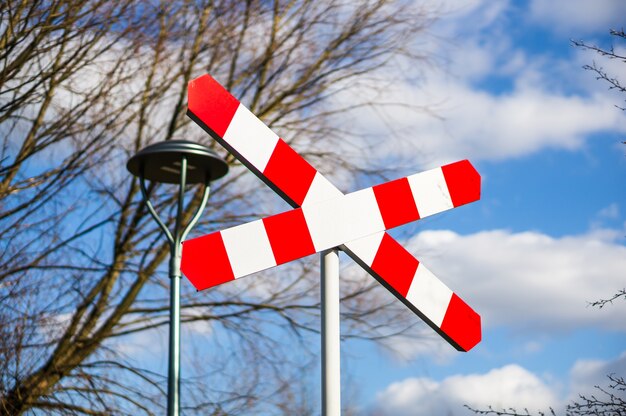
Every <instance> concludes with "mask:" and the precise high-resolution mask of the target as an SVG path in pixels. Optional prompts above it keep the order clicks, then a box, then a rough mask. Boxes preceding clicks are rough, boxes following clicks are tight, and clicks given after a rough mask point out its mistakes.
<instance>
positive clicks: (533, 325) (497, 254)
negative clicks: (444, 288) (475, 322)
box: [408, 230, 626, 334]
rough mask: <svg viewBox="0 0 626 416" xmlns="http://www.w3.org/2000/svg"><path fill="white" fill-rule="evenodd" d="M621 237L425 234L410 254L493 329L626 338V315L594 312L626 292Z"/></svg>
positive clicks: (601, 234) (610, 232) (608, 232)
mask: <svg viewBox="0 0 626 416" xmlns="http://www.w3.org/2000/svg"><path fill="white" fill-rule="evenodd" d="M622 237H623V231H621V230H620V231H613V230H595V231H592V232H589V233H587V234H583V235H572V236H564V237H560V238H554V237H550V236H548V235H546V234H542V233H540V232H535V231H528V232H521V233H512V232H510V231H506V230H493V231H483V232H478V233H475V234H470V235H459V234H457V233H454V232H451V231H425V232H422V233H420V234H418V235H417V236H416V237H414V238H413V239H412V240H411V242H410V243H409V244H408V247H410V251H412V252H413V253H419V258H420V259H421V260H422V261H423V262H424V263H425V264H426V265H427V266H428V267H429V268H430V269H431V270H432V271H433V272H434V273H435V274H436V275H438V276H444V277H445V278H444V279H443V280H444V281H445V283H446V284H448V285H449V286H450V287H451V288H453V289H454V290H455V291H456V292H457V293H459V294H460V295H461V297H462V298H464V299H465V300H466V301H467V302H468V303H469V304H470V305H471V306H472V307H473V308H474V309H475V310H476V311H477V312H479V313H480V314H481V316H482V322H483V326H484V327H486V328H488V327H507V328H511V329H515V330H532V331H533V332H534V333H540V332H543V333H546V334H551V333H554V332H559V331H568V330H572V329H574V328H581V327H595V328H604V329H609V330H618V331H626V321H624V319H623V310H622V308H620V307H617V306H616V307H613V308H603V309H600V310H598V309H597V308H592V307H589V306H588V303H589V302H591V301H595V300H598V299H601V298H606V297H607V296H610V295H611V294H612V293H614V292H615V291H616V290H618V289H620V288H622V287H623V286H624V284H625V283H624V270H626V247H625V246H624V245H622V244H620V243H619V241H618V239H620V238H622Z"/></svg>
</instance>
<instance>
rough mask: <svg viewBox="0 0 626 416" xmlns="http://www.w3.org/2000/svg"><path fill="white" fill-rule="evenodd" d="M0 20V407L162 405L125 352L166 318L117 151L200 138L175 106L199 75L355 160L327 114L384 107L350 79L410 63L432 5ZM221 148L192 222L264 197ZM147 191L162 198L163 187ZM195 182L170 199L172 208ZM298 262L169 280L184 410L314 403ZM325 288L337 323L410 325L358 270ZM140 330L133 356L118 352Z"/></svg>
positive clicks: (168, 5)
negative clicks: (222, 166) (247, 273)
mask: <svg viewBox="0 0 626 416" xmlns="http://www.w3.org/2000/svg"><path fill="white" fill-rule="evenodd" d="M0 16H1V22H0V129H1V131H2V133H3V139H2V148H1V150H0V236H1V237H2V238H1V239H0V253H2V254H1V257H0V302H1V305H2V306H1V308H0V412H3V413H4V414H11V415H18V414H24V413H27V412H33V411H35V409H36V412H37V414H39V413H45V414H63V415H67V414H86V415H95V414H132V415H137V414H158V413H160V412H161V411H162V408H163V406H164V404H165V400H164V399H163V397H164V391H163V390H164V384H165V379H164V377H163V374H162V372H161V371H160V367H159V364H154V363H153V362H151V361H154V359H153V360H143V361H142V355H145V354H149V353H150V351H151V350H152V349H154V348H156V347H155V345H154V342H153V341H150V340H151V339H152V338H150V337H153V336H157V337H158V334H159V331H160V330H162V329H163V328H165V327H166V325H167V324H168V316H167V310H168V306H167V287H168V281H167V276H166V273H165V272H164V269H163V264H164V260H165V259H166V258H167V255H168V248H167V245H166V243H165V241H164V239H163V238H162V237H161V235H160V232H159V230H158V229H157V228H156V227H155V225H154V224H153V222H152V221H151V219H150V218H149V216H148V215H146V210H145V207H144V206H143V205H142V203H141V202H140V201H141V199H140V196H139V188H138V184H137V182H136V180H135V179H131V178H130V176H129V175H128V174H127V173H126V172H125V169H124V165H125V162H126V160H127V159H128V158H129V156H130V155H132V154H134V153H135V152H136V151H138V150H139V149H141V148H142V147H144V146H145V145H146V144H148V143H151V142H154V141H162V140H170V139H180V138H186V139H191V140H195V141H198V142H202V143H204V144H207V145H208V146H211V147H214V146H215V144H214V143H213V142H212V141H211V140H210V139H209V138H208V137H207V136H206V135H205V134H204V133H203V132H202V131H201V129H199V128H197V126H195V125H194V124H193V123H191V122H190V120H189V119H188V118H186V117H185V110H186V108H185V97H186V87H187V83H188V82H189V80H190V79H192V78H193V77H195V76H198V75H202V74H203V73H206V72H209V73H211V74H212V75H213V76H214V77H215V78H217V79H218V80H219V81H220V82H221V83H222V84H223V85H225V86H226V88H228V89H229V90H231V91H232V92H233V94H234V95H235V96H237V97H238V98H240V99H241V101H242V102H244V103H245V104H246V105H247V106H248V107H249V108H250V109H251V110H252V111H253V112H254V113H255V114H257V115H258V116H259V117H260V118H262V119H263V120H264V121H265V122H266V123H267V124H268V125H270V126H271V127H272V128H273V129H275V130H276V131H278V132H280V134H281V135H282V136H284V138H285V139H286V140H288V141H289V142H290V143H291V144H292V145H293V146H294V147H296V148H297V149H298V150H300V151H301V153H303V154H305V155H306V157H307V158H308V159H309V160H310V161H311V162H312V163H314V164H316V165H317V166H320V167H321V169H322V170H327V171H329V172H335V174H340V172H342V171H345V170H347V169H356V170H357V171H358V170H359V169H360V170H361V171H363V172H366V169H365V168H366V166H365V165H361V164H359V163H357V161H358V160H360V159H361V156H363V155H364V152H363V149H362V145H361V144H360V142H358V141H357V140H356V138H355V137H354V136H353V135H351V134H350V133H351V132H350V130H349V129H343V130H342V129H340V128H337V124H336V123H335V119H334V117H336V116H337V114H342V113H345V112H349V111H351V110H353V109H355V108H357V107H359V106H372V105H377V104H380V105H383V104H388V103H380V102H376V101H372V100H370V99H362V100H361V101H359V100H357V99H354V96H353V95H350V94H349V93H350V91H355V90H356V91H360V92H361V93H362V92H363V90H364V89H370V90H371V91H375V89H376V87H377V86H378V85H381V84H380V81H381V80H383V79H387V80H388V79H389V78H388V76H389V73H388V71H389V70H390V69H392V68H393V67H394V64H395V60H397V59H411V60H419V59H421V58H422V57H421V56H419V54H416V53H415V52H414V47H413V46H414V43H413V41H414V40H415V38H416V36H419V35H420V34H422V33H424V31H425V30H426V28H427V27H428V25H429V24H430V23H431V21H432V12H431V11H430V10H427V9H426V8H425V7H420V6H419V5H416V4H415V3H410V2H406V3H405V2H402V1H396V2H392V1H384V0H370V1H367V0H364V1H359V2H352V1H347V0H345V1H342V0H326V1H313V0H292V1H286V0H285V1H282V0H274V1H258V0H257V1H254V0H247V1H233V0H218V1H209V0H200V1H198V0H195V1H191V0H179V1H173V2H171V1H165V0H153V1H146V2H136V1H132V0H122V1H116V2H109V1H106V0H88V1H82V0H81V1H78V0H23V1H12V0H8V1H5V2H3V3H2V4H1V5H0ZM346 97H353V98H352V99H350V100H347V99H346ZM333 148H335V149H338V150H337V151H334V152H333V151H332V150H331V149H333ZM216 150H217V151H219V152H222V153H221V154H224V153H223V151H222V150H221V149H217V148H216ZM329 154H332V158H333V159H334V160H336V162H333V163H331V162H330V160H331V159H330V158H328V157H327V156H328V155H329ZM357 156H358V157H357ZM226 157H227V160H228V161H229V163H230V164H231V173H230V174H229V176H228V177H227V178H225V179H224V180H222V181H221V182H219V183H217V184H215V185H214V186H213V189H212V197H211V203H210V209H209V210H208V212H207V213H206V214H205V215H204V217H203V219H202V221H201V223H200V224H199V225H198V227H197V229H198V232H208V231H211V230H214V229H219V228H223V227H226V226H229V225H234V224H237V223H240V222H243V221H246V220H248V219H251V218H256V217H259V216H261V215H264V214H266V213H268V212H276V209H280V207H279V206H277V205H276V204H275V203H273V202H271V201H272V200H271V199H270V198H268V195H269V193H267V192H266V191H263V190H259V191H257V190H256V189H258V188H260V186H258V185H259V184H258V183H256V182H254V181H255V179H250V177H251V175H249V174H247V173H246V172H245V171H244V169H242V168H241V166H240V165H238V164H237V163H236V161H235V160H233V158H232V157H230V156H226ZM149 191H150V193H151V195H152V199H153V200H154V201H156V206H157V209H158V210H159V211H160V212H162V213H163V214H164V215H165V216H167V214H171V212H172V210H173V209H174V204H173V197H172V195H173V193H172V192H171V189H169V188H168V187H167V186H158V185H151V186H150V189H149ZM199 198H200V191H199V190H198V189H195V190H194V192H192V196H191V197H189V198H188V199H187V200H186V201H185V205H186V215H185V220H186V221H188V220H189V217H190V215H191V213H192V212H194V210H195V208H196V207H197V205H198V203H199ZM283 208H285V207H283ZM170 216H171V215H170ZM170 225H171V224H170ZM311 267H312V265H311V263H310V262H306V261H305V262H301V263H296V264H294V265H291V266H288V267H283V268H282V269H281V270H280V273H276V272H267V273H264V274H262V275H260V276H256V277H255V278H248V279H243V280H242V281H240V282H236V283H233V284H231V285H225V286H224V287H220V288H219V289H217V290H210V291H206V292H203V293H199V294H198V293H195V292H193V291H192V290H190V288H189V287H188V286H186V287H185V288H184V289H185V290H184V293H183V299H182V322H183V330H187V331H188V332H189V333H190V338H189V341H185V342H186V343H188V344H189V348H193V349H194V350H193V351H194V352H195V353H196V354H190V358H189V359H188V361H187V362H186V364H185V366H186V367H185V371H186V373H184V374H183V376H184V377H185V378H184V381H183V395H184V396H185V400H184V403H183V409H184V411H185V412H186V413H189V414H191V413H198V414H214V415H225V414H236V413H246V414H250V413H259V412H264V413H267V414H293V410H294V409H301V410H302V413H301V414H308V413H314V412H315V411H316V406H315V405H312V404H311V403H310V402H308V401H307V400H308V399H307V398H306V396H307V395H308V394H310V393H309V392H306V391H302V390H300V389H299V387H297V386H295V383H294V380H299V379H300V378H301V377H302V374H303V373H302V372H303V371H306V369H310V368H312V367H314V365H313V363H314V362H315V360H314V357H315V354H316V353H317V348H318V347H317V343H314V344H311V342H312V340H314V339H316V332H317V328H318V313H317V310H318V306H319V300H318V295H317V293H318V287H317V286H318V282H317V279H316V277H315V273H310V269H311ZM342 290H343V294H342V301H343V304H344V307H345V311H346V312H345V313H344V326H345V328H344V335H345V337H351V336H358V337H363V338H371V339H376V338H378V337H380V336H388V335H389V334H393V333H394V331H399V332H400V331H402V330H404V329H406V328H407V327H410V326H411V325H413V324H415V318H411V317H409V319H406V318H405V319H402V318H398V317H397V316H395V314H397V313H398V310H397V309H396V308H395V307H394V304H395V302H393V300H392V297H390V296H386V294H385V292H384V291H382V290H379V288H378V287H377V286H376V285H375V284H372V279H366V278H364V276H359V277H357V278H355V279H353V280H347V281H346V282H345V283H344V285H343V287H342ZM404 316H406V314H405V315H404ZM391 318H396V319H391ZM391 322H393V323H394V324H392V323H391ZM390 325H396V326H395V327H394V326H391V327H390ZM383 330H384V331H383ZM203 333H204V334H206V333H209V334H210V336H207V337H203V336H201V334H203ZM155 334H156V335H155ZM142 340H143V341H144V344H143V348H145V351H144V354H141V353H137V351H136V350H135V351H134V352H133V351H130V352H129V349H132V348H137V347H133V345H142V344H141V341H142ZM146 340H147V341H146ZM207 350H208V351H209V352H207ZM309 373H310V370H309ZM266 380H271V382H269V383H267V382H265V381H266Z"/></svg>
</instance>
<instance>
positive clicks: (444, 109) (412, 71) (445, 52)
mask: <svg viewBox="0 0 626 416" xmlns="http://www.w3.org/2000/svg"><path fill="white" fill-rule="evenodd" d="M492 3H494V2H472V3H469V4H468V5H466V6H465V7H463V6H461V5H459V4H457V3H456V2H454V1H452V2H447V3H446V5H445V6H444V7H443V9H444V10H446V9H448V10H455V11H456V13H450V15H449V16H448V15H444V17H443V18H442V22H441V23H440V24H438V26H436V27H435V29H434V31H435V33H436V35H437V36H441V37H439V38H437V37H435V36H433V38H432V39H430V41H429V42H426V45H425V46H424V45H421V46H422V47H423V48H425V49H426V51H428V52H426V54H427V55H430V56H435V57H436V58H435V59H436V60H439V62H440V64H442V65H440V66H438V67H436V68H433V67H429V66H426V65H415V63H402V62H399V63H398V66H397V67H396V68H395V69H392V70H391V71H392V72H391V73H389V74H388V78H389V79H387V80H386V81H381V82H380V84H379V85H375V83H373V84H374V85H368V87H370V88H371V92H370V93H369V94H368V93H367V92H365V91H364V89H363V88H362V87H359V88H357V89H358V91H354V90H353V91H349V92H348V93H347V94H345V95H343V96H341V97H337V100H338V102H339V103H341V104H344V105H345V104H346V103H354V102H355V101H357V102H358V101H361V102H363V101H367V100H371V99H374V98H375V99H377V100H381V101H384V102H395V103H406V104H409V105H414V107H413V109H410V108H409V107H408V106H396V107H386V108H384V109H380V108H378V109H376V110H375V111H374V110H372V109H371V108H364V109H361V110H360V111H356V112H355V113H354V114H353V115H352V116H353V119H352V120H350V119H347V118H346V117H343V116H342V117H343V118H342V121H341V123H342V125H343V126H346V125H349V126H350V129H352V130H353V131H356V132H357V133H360V134H361V135H366V136H367V137H369V139H368V143H367V144H368V145H370V146H372V147H373V148H374V149H375V152H374V155H375V156H376V157H377V158H378V160H380V161H382V162H380V163H381V165H383V166H386V165H388V164H389V161H390V160H391V161H393V162H402V161H405V160H410V161H411V163H412V164H413V165H415V164H416V161H419V163H421V164H422V167H424V168H426V167H432V166H435V165H437V164H441V163H446V162H451V161H454V160H458V159H463V158H470V159H472V160H478V159H483V160H496V161H501V160H506V159H511V158H517V157H522V156H527V155H531V154H534V153H537V152H540V151H542V150H545V149H562V150H568V151H576V150H579V149H582V148H584V145H585V144H586V143H587V142H588V141H589V140H590V139H591V137H592V135H594V134H597V133H602V132H611V133H613V132H615V133H618V132H621V133H623V132H626V114H625V113H624V112H622V111H619V110H618V109H616V108H615V107H614V105H615V104H618V105H619V104H623V101H622V100H623V99H622V98H620V97H616V96H615V94H614V92H612V91H608V88H607V86H608V85H602V83H601V82H599V81H597V80H596V79H595V78H594V77H593V76H592V74H591V73H590V72H589V71H584V70H583V69H582V68H581V67H582V66H583V65H584V64H589V63H591V61H592V60H594V59H596V58H597V57H596V56H590V55H591V54H590V53H589V52H588V51H587V52H585V51H582V50H576V51H574V52H573V53H572V56H570V57H566V58H564V57H562V56H559V57H557V56H554V55H552V54H551V53H550V52H546V53H544V54H538V53H537V52H530V51H528V50H525V49H524V47H523V45H522V44H516V43H514V42H515V39H513V38H512V37H511V34H510V33H509V32H508V31H507V30H506V29H505V27H506V26H507V23H506V22H507V21H508V20H507V19H510V16H508V14H507V11H510V10H511V9H512V6H511V5H510V4H509V3H505V2H502V3H500V2H497V3H498V4H499V6H498V7H496V6H493V5H491V4H492ZM545 3H549V2H547V1H546V2H545ZM555 3H556V4H560V5H562V3H563V2H561V1H559V2H555ZM576 3H578V2H576ZM604 3H607V4H608V3H609V2H604ZM614 3H615V2H612V3H611V4H613V6H611V7H613V8H615V7H618V6H615V5H614ZM533 4H534V6H533V7H535V8H536V9H537V10H540V9H541V10H543V9H546V8H547V7H548V6H545V5H543V4H544V3H543V2H541V3H540V2H535V3H533ZM550 4H552V3H550ZM621 4H623V5H624V6H619V7H622V8H626V2H621ZM595 7H598V8H600V7H602V6H595ZM570 8H571V7H570ZM570 8H566V9H568V10H569V9H570ZM580 8H584V7H582V6H581V7H580ZM520 13H522V11H520ZM541 13H544V12H541ZM546 13H547V11H546V12H545V13H544V14H546ZM536 14H538V15H539V14H540V12H539V11H536ZM541 15H543V14H541ZM619 15H620V16H621V15H622V14H619ZM468 22H471V25H470V26H469V27H468ZM483 25H488V27H489V28H490V29H489V33H488V34H484V33H482V32H481V29H480V28H481V27H482V26H483ZM498 27H500V29H497V28H498ZM596 33H597V32H596ZM442 38H443V39H444V40H442ZM563 48H568V45H567V43H566V42H564V45H563ZM554 53H560V52H554ZM440 58H441V59H440ZM596 60H597V59H596ZM605 61H606V60H600V61H598V62H600V63H601V64H602V66H603V67H606V68H607V70H608V71H609V73H611V74H612V75H615V76H617V75H618V74H620V73H621V72H622V71H621V69H620V68H621V67H620V66H619V64H620V63H619V62H610V61H607V62H605ZM616 65H617V66H616ZM393 71H395V72H393ZM403 77H404V78H403ZM403 79H404V80H403ZM494 80H495V82H493V81H494ZM494 85H496V86H497V88H495V89H494V88H493V86H494ZM415 108H420V109H424V108H427V109H429V110H431V111H430V112H424V111H422V112H420V111H415ZM433 115H434V116H435V117H433ZM398 138H400V139H401V140H398Z"/></svg>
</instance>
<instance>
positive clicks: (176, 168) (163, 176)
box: [126, 140, 228, 416]
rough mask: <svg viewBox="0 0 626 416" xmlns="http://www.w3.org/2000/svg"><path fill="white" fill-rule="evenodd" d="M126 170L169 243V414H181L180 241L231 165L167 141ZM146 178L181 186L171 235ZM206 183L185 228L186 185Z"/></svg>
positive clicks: (146, 150)
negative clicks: (212, 183)
mask: <svg viewBox="0 0 626 416" xmlns="http://www.w3.org/2000/svg"><path fill="white" fill-rule="evenodd" d="M126 168H127V169H128V170H129V171H130V173H132V174H133V175H135V176H137V177H139V183H140V186H141V194H142V196H143V200H144V202H145V204H146V207H147V208H148V211H149V212H150V214H151V215H152V217H153V218H154V220H155V221H156V222H157V223H158V224H159V227H160V228H161V230H162V231H163V233H164V234H165V236H166V237H167V240H168V242H169V244H170V263H169V274H170V334H169V358H168V375H167V414H168V416H177V415H178V414H179V411H180V395H179V392H180V278H181V273H180V256H181V242H182V241H183V240H184V239H185V238H186V237H187V234H188V233H189V231H190V230H191V228H192V227H193V226H194V225H195V223H196V222H197V221H198V219H199V218H200V215H201V214H202V211H203V210H204V207H205V206H206V202H207V200H208V198H209V189H210V187H209V182H210V181H212V180H214V179H218V178H221V177H222V176H224V175H226V173H227V172H228V165H227V164H226V162H224V161H223V160H222V159H220V158H219V157H218V156H217V155H216V154H215V153H214V152H213V151H211V150H210V149H209V148H208V147H206V146H203V145H201V144H198V143H194V142H190V141H187V140H168V141H165V142H160V143H155V144H152V145H150V146H147V147H144V148H143V149H141V150H140V151H139V152H138V153H137V154H136V155H135V156H133V157H131V158H130V159H129V160H128V163H127V164H126ZM145 179H148V180H150V181H152V182H161V183H171V184H179V189H178V211H177V212H176V223H175V225H174V233H173V234H172V233H171V232H170V231H169V230H168V228H167V226H166V225H165V223H164V222H163V221H161V219H160V218H159V215H158V214H157V213H156V211H155V210H154V207H153V206H152V203H151V202H150V199H149V196H148V193H147V191H146V184H145ZM198 183H201V184H204V192H203V194H202V201H201V202H200V206H199V207H198V210H197V211H196V213H195V214H194V215H193V218H192V219H191V221H190V222H189V224H188V225H187V226H186V227H185V228H184V229H182V227H181V220H182V218H181V217H182V213H183V209H184V196H185V185H187V184H198Z"/></svg>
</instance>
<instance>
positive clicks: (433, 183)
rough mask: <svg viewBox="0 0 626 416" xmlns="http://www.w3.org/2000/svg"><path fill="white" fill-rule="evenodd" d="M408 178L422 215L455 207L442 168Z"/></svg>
mask: <svg viewBox="0 0 626 416" xmlns="http://www.w3.org/2000/svg"><path fill="white" fill-rule="evenodd" d="M408 180H409V185H410V186H411V192H412V193H413V198H414V199H415V205H417V211H418V212H419V214H420V217H422V218H423V217H426V216H428V215H432V214H436V213H438V212H441V211H445V210H447V209H451V208H454V206H453V205H452V198H450V192H449V191H448V185H447V184H446V179H445V178H444V176H443V172H442V171H441V168H436V169H431V170H427V171H424V172H421V173H418V174H416V175H411V176H409V177H408Z"/></svg>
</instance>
